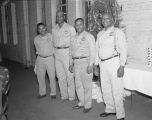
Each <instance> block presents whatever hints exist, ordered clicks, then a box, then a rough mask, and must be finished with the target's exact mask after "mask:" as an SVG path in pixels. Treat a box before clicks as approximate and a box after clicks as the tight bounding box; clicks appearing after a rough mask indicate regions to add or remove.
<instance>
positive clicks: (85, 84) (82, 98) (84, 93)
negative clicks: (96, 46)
mask: <svg viewBox="0 0 152 120" xmlns="http://www.w3.org/2000/svg"><path fill="white" fill-rule="evenodd" d="M87 67H88V58H84V59H76V60H74V74H75V84H76V92H77V95H78V99H79V103H78V105H79V106H84V108H91V107H92V78H93V73H91V74H88V73H87Z"/></svg>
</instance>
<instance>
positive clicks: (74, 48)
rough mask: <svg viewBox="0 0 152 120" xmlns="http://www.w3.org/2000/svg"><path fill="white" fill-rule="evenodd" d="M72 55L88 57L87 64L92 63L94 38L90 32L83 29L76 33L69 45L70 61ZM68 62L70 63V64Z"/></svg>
mask: <svg viewBox="0 0 152 120" xmlns="http://www.w3.org/2000/svg"><path fill="white" fill-rule="evenodd" d="M74 57H89V58H90V59H89V65H92V64H93V63H94V58H95V38H94V36H93V35H91V34H90V33H88V32H86V31H83V32H82V33H81V34H76V35H75V36H74V37H73V39H72V41H71V45H70V59H71V60H70V62H71V63H72V62H73V60H72V58H74ZM71 63H70V64H71Z"/></svg>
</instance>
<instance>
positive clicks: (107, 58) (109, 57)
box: [100, 55, 118, 61]
mask: <svg viewBox="0 0 152 120" xmlns="http://www.w3.org/2000/svg"><path fill="white" fill-rule="evenodd" d="M117 56H118V55H114V56H112V57H109V58H106V59H100V60H101V61H106V60H109V59H111V58H114V57H117Z"/></svg>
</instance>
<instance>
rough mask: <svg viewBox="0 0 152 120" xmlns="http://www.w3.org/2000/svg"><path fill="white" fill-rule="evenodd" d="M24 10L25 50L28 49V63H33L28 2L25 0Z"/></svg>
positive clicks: (28, 64)
mask: <svg viewBox="0 0 152 120" xmlns="http://www.w3.org/2000/svg"><path fill="white" fill-rule="evenodd" d="M23 11H24V18H23V19H24V31H25V50H26V65H27V67H29V66H30V65H31V52H30V37H29V21H28V2H27V0H23Z"/></svg>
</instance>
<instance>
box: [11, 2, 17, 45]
mask: <svg viewBox="0 0 152 120" xmlns="http://www.w3.org/2000/svg"><path fill="white" fill-rule="evenodd" d="M11 15H12V32H13V44H14V45H17V44H18V38H17V23H16V7H15V3H11Z"/></svg>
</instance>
